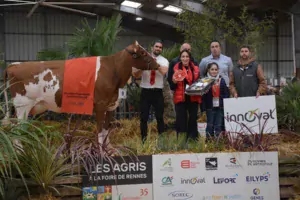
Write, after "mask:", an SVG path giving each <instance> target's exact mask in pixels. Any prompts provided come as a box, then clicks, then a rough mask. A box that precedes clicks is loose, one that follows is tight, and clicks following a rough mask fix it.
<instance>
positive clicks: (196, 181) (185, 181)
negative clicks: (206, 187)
mask: <svg viewBox="0 0 300 200" xmlns="http://www.w3.org/2000/svg"><path fill="white" fill-rule="evenodd" d="M201 183H205V178H198V177H194V178H189V179H184V178H181V184H192V185H195V184H201Z"/></svg>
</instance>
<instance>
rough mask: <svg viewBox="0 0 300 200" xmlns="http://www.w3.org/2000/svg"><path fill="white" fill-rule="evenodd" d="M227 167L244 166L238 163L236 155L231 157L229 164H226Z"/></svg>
mask: <svg viewBox="0 0 300 200" xmlns="http://www.w3.org/2000/svg"><path fill="white" fill-rule="evenodd" d="M225 167H226V168H229V169H237V168H240V167H242V166H241V165H240V164H238V162H237V160H236V158H235V157H232V158H230V159H229V164H226V165H225Z"/></svg>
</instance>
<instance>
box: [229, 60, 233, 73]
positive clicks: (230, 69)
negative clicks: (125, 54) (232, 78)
mask: <svg viewBox="0 0 300 200" xmlns="http://www.w3.org/2000/svg"><path fill="white" fill-rule="evenodd" d="M232 70H233V63H232V59H231V58H229V61H228V75H229V74H230V72H231V71H232Z"/></svg>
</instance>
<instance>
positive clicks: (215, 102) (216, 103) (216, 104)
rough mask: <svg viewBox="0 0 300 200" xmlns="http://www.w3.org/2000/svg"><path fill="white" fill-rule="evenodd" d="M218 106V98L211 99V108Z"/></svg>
mask: <svg viewBox="0 0 300 200" xmlns="http://www.w3.org/2000/svg"><path fill="white" fill-rule="evenodd" d="M219 106H220V101H219V98H218V97H214V98H213V107H219Z"/></svg>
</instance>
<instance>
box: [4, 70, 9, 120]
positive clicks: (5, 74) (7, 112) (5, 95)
mask: <svg viewBox="0 0 300 200" xmlns="http://www.w3.org/2000/svg"><path fill="white" fill-rule="evenodd" d="M6 77H7V73H6V69H5V70H4V72H3V81H4V98H5V106H6V115H5V118H6V119H7V120H8V119H9V118H10V116H9V106H8V95H7V88H6V85H7V83H6Z"/></svg>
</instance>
